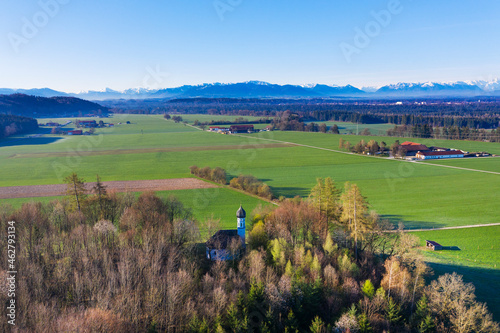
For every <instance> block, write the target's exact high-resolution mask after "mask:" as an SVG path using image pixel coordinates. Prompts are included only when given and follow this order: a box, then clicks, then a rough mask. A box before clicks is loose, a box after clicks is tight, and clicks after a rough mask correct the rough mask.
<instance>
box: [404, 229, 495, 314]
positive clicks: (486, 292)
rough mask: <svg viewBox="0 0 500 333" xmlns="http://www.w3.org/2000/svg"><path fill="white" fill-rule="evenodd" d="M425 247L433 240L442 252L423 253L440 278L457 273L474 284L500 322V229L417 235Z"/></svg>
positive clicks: (434, 232)
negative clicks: (428, 241)
mask: <svg viewBox="0 0 500 333" xmlns="http://www.w3.org/2000/svg"><path fill="white" fill-rule="evenodd" d="M413 234H415V235H416V236H418V237H419V238H420V243H421V245H422V246H425V240H433V241H436V242H438V243H439V244H441V245H443V246H444V247H445V248H452V249H447V250H442V251H429V250H423V253H424V255H425V258H426V260H427V261H429V262H430V266H431V267H432V268H433V269H434V271H435V273H436V274H437V275H440V274H443V273H446V272H450V271H455V272H457V273H458V274H461V275H463V276H464V280H465V281H467V282H472V283H474V285H475V287H476V295H477V296H478V298H479V299H480V300H481V301H483V302H487V304H488V307H489V308H490V310H491V311H492V312H493V313H494V315H495V317H496V320H500V299H499V298H498V290H499V289H500V242H499V239H500V226H492V227H481V228H469V229H455V230H436V231H424V232H414V233H413Z"/></svg>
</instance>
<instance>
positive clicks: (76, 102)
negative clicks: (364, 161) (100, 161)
mask: <svg viewBox="0 0 500 333" xmlns="http://www.w3.org/2000/svg"><path fill="white" fill-rule="evenodd" d="M0 113H5V114H13V115H18V116H28V117H33V116H35V117H40V116H72V115H74V116H81V115H86V114H95V115H99V114H106V113H108V108H106V107H104V106H102V105H99V104H97V103H93V102H89V101H85V100H83V99H79V98H75V97H51V98H45V97H39V96H29V95H24V94H12V95H0Z"/></svg>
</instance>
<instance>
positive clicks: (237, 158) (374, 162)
mask: <svg viewBox="0 0 500 333" xmlns="http://www.w3.org/2000/svg"><path fill="white" fill-rule="evenodd" d="M193 117H194V116H193ZM210 117H211V118H213V117H214V116H210ZM45 121H46V120H44V122H45ZM126 121H130V122H131V124H130V125H126V124H124V123H125V122H126ZM105 122H113V123H115V124H116V127H115V128H104V129H97V130H96V134H97V135H94V136H88V137H85V136H75V137H64V139H62V140H60V141H57V142H54V143H51V144H43V145H36V144H34V145H30V144H25V145H18V146H4V147H1V148H0V168H1V170H2V175H1V176H0V186H18V185H38V184H55V183H62V179H63V178H64V177H65V176H66V175H67V174H69V173H71V172H73V171H75V172H77V173H78V175H79V176H80V177H82V178H84V179H85V180H87V181H92V180H94V179H95V175H96V174H99V175H100V176H101V178H102V180H103V181H112V180H141V179H165V178H180V177H191V175H190V174H189V166H191V165H198V166H210V167H216V166H219V167H222V168H224V169H226V170H227V172H228V173H229V174H230V175H231V176H237V175H239V174H241V173H244V174H252V175H254V176H256V177H257V178H259V179H261V180H263V181H265V182H266V183H267V184H269V185H270V186H271V187H272V189H273V191H274V192H275V194H276V195H284V196H287V197H293V196H295V195H300V196H303V197H306V196H307V195H308V194H309V191H310V189H311V188H312V187H313V186H314V184H315V182H316V178H318V177H332V178H333V179H334V180H335V181H336V182H337V184H338V186H340V187H342V186H343V183H344V182H346V181H349V182H353V183H356V184H358V185H359V186H360V188H361V189H362V191H363V194H364V195H365V196H367V197H368V200H369V203H370V204H371V208H372V209H375V210H376V211H377V212H378V213H379V214H381V215H383V216H384V217H386V218H388V219H390V220H391V221H393V222H394V223H398V222H399V221H402V222H403V223H404V224H405V225H406V226H407V227H410V228H422V227H443V226H455V225H468V224H482V223H492V222H497V217H498V212H497V210H498V209H497V208H498V204H497V203H498V201H499V200H500V191H498V190H495V189H500V178H499V176H498V175H495V174H487V173H481V172H474V171H468V170H460V169H451V168H443V167H439V166H434V165H431V164H430V163H426V164H424V163H409V162H403V161H396V160H388V159H382V158H374V157H368V156H359V155H353V154H346V153H339V152H332V151H325V150H320V149H314V148H310V147H301V146H296V145H289V144H283V143H281V142H276V141H266V140H261V139H272V140H278V141H287V142H295V143H299V144H306V145H311V146H314V147H324V148H329V149H338V147H337V146H338V140H339V138H340V137H343V138H345V139H348V140H350V141H351V142H357V141H359V140H360V139H362V138H363V137H361V136H347V137H346V136H340V135H332V134H322V133H301V132H261V133H256V134H252V135H243V136H233V135H222V134H217V133H208V132H204V131H199V130H197V129H194V128H192V127H189V126H186V125H184V124H182V123H180V124H175V123H173V122H171V121H166V120H164V119H163V117H162V116H142V115H140V116H138V115H118V116H115V117H112V118H108V119H105ZM119 122H122V125H117V124H118V123H119ZM48 137H51V136H48ZM371 138H374V139H377V140H379V141H380V140H386V142H387V143H388V144H390V143H392V142H393V141H394V140H395V138H384V137H366V138H365V139H367V140H368V139H371ZM354 139H355V140H354ZM26 140H28V141H29V140H31V139H26ZM390 140H392V141H390ZM440 144H441V145H443V146H451V145H453V146H456V147H458V148H460V146H462V145H468V146H470V145H471V144H474V145H476V146H477V147H480V148H482V149H481V150H486V151H493V150H495V149H497V148H498V146H500V145H499V144H489V143H482V142H478V143H473V142H472V143H471V142H466V141H449V142H440ZM490 161H491V162H490ZM497 161H500V160H497V159H496V158H492V159H477V160H474V161H473V160H467V161H463V163H468V164H467V167H469V168H474V167H475V165H474V163H477V165H478V167H477V169H479V168H481V167H483V168H485V169H486V168H490V169H495V168H496V167H497V164H495V162H497ZM453 162H454V163H456V162H459V161H453ZM460 162H462V161H460ZM439 163H449V164H452V162H451V161H450V162H448V161H444V162H443V161H439Z"/></svg>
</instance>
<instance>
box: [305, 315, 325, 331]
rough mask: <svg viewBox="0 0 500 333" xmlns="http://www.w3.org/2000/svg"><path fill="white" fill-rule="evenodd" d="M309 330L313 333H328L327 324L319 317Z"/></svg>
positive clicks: (315, 318)
mask: <svg viewBox="0 0 500 333" xmlns="http://www.w3.org/2000/svg"><path fill="white" fill-rule="evenodd" d="M309 330H310V331H311V333H325V332H326V327H325V323H324V322H323V320H321V318H320V317H319V316H316V317H314V320H313V321H312V323H311V326H310V327H309Z"/></svg>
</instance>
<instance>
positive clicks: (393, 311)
mask: <svg viewBox="0 0 500 333" xmlns="http://www.w3.org/2000/svg"><path fill="white" fill-rule="evenodd" d="M385 319H387V321H388V322H389V326H392V324H397V323H398V322H399V321H400V320H401V306H400V305H398V304H397V303H396V302H394V300H393V299H392V297H389V300H388V302H387V308H386V310H385Z"/></svg>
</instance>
